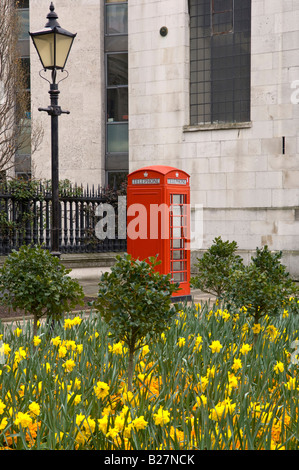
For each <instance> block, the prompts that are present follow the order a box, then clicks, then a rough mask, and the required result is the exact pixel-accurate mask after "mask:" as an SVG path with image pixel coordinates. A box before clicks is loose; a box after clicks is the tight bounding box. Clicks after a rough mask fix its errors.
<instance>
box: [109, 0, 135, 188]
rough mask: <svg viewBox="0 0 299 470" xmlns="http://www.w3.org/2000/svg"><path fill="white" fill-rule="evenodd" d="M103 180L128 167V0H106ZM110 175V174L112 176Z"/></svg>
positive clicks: (124, 170) (123, 171)
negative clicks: (104, 160)
mask: <svg viewBox="0 0 299 470" xmlns="http://www.w3.org/2000/svg"><path fill="white" fill-rule="evenodd" d="M105 56H106V61H105V64H106V182H107V183H109V184H111V178H112V175H114V176H115V175H117V181H118V180H119V174H120V175H121V176H122V177H124V176H125V174H126V172H127V171H128V166H129V165H128V163H129V162H128V160H129V156H128V155H129V129H128V119H129V110H128V2H124V1H117V0H106V3H105ZM114 176H113V177H114Z"/></svg>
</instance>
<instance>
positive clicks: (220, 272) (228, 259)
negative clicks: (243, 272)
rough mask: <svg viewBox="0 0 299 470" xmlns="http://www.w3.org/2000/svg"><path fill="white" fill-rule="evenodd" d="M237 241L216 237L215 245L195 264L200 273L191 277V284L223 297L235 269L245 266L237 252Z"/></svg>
mask: <svg viewBox="0 0 299 470" xmlns="http://www.w3.org/2000/svg"><path fill="white" fill-rule="evenodd" d="M237 248H238V247H237V243H236V242H235V241H232V242H229V241H225V242H224V241H222V239H221V237H216V238H215V240H214V241H213V245H212V246H211V247H210V248H209V249H208V250H207V251H206V252H205V253H204V255H203V257H202V258H201V259H199V258H198V263H197V264H195V267H196V268H197V271H198V273H197V274H196V276H194V277H192V278H191V286H192V287H193V288H195V289H200V290H201V291H203V292H206V293H208V294H211V295H215V296H216V297H217V298H221V297H222V296H223V294H224V292H226V291H227V290H228V289H229V283H230V277H231V274H232V272H233V271H234V270H240V269H242V268H243V262H242V259H241V257H240V256H239V255H237V254H236V250H237Z"/></svg>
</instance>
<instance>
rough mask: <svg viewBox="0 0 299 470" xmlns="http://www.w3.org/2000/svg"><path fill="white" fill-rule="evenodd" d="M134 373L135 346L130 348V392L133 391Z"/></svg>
mask: <svg viewBox="0 0 299 470" xmlns="http://www.w3.org/2000/svg"><path fill="white" fill-rule="evenodd" d="M133 373H134V346H130V347H129V361H128V392H132V390H133Z"/></svg>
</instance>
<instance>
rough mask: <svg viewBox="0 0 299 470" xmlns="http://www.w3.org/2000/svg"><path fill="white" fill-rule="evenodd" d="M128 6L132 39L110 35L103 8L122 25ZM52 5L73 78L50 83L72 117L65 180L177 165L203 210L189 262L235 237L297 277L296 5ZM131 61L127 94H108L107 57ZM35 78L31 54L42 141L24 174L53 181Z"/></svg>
mask: <svg viewBox="0 0 299 470" xmlns="http://www.w3.org/2000/svg"><path fill="white" fill-rule="evenodd" d="M54 3H55V2H54ZM123 4H127V15H128V16H127V30H124V31H121V33H120V32H119V31H118V33H117V34H114V33H113V30H112V34H109V31H108V33H107V8H109V7H110V9H111V10H110V13H109V15H113V11H114V12H115V14H119V9H120V5H123ZM108 5H109V7H108ZM48 7H49V0H31V1H30V29H31V31H33V30H36V29H40V27H41V26H44V21H45V16H46V14H47V11H48ZM55 7H56V11H57V13H58V16H59V20H58V21H59V22H60V24H61V26H63V27H64V28H66V29H68V30H70V31H72V32H77V37H76V40H75V42H74V45H73V48H72V51H71V54H70V57H69V61H68V64H67V69H68V72H69V77H68V79H67V80H64V81H63V82H61V84H60V85H59V86H60V90H61V96H60V104H61V106H62V108H63V109H68V110H70V112H71V114H70V115H69V116H65V115H63V116H62V117H61V118H60V129H59V130H60V177H61V178H68V179H70V180H72V181H74V182H76V183H79V184H80V183H83V184H87V183H88V184H103V183H105V182H107V181H108V179H107V178H108V177H109V175H110V176H113V174H115V175H117V176H119V175H120V174H123V175H125V174H126V173H127V172H128V171H129V172H130V171H133V170H136V169H138V168H141V167H143V166H147V165H153V164H155V165H158V164H162V165H170V166H174V167H177V168H181V169H182V170H185V171H187V172H188V173H189V174H190V175H191V204H192V206H193V207H195V206H198V207H202V212H201V213H202V216H203V224H202V231H203V237H202V241H201V243H200V245H199V244H198V243H197V245H194V247H193V248H194V250H195V251H194V253H193V257H196V256H197V255H198V250H199V251H200V250H205V249H206V248H207V247H209V246H210V245H211V243H212V241H213V239H214V238H215V237H217V236H222V238H223V239H229V240H235V241H236V242H237V243H238V246H239V249H240V252H241V253H242V254H243V255H244V258H245V259H246V260H248V259H249V258H250V255H251V253H252V252H253V251H254V250H255V248H256V247H257V246H259V247H260V246H262V245H264V244H267V245H268V246H269V248H270V249H272V250H283V252H284V262H285V263H286V264H287V266H288V268H289V270H290V272H291V274H292V275H293V276H294V277H295V278H297V279H299V137H298V126H299V107H298V106H299V51H298V44H299V27H298V24H299V21H298V20H299V2H297V1H294V0H284V1H281V0H251V1H249V0H248V1H247V0H242V1H241V0H234V1H233V0H202V1H199V0H189V1H188V0H128V2H119V1H108V2H105V1H104V0H60V1H59V2H57V5H55ZM113 8H115V9H114V10H113ZM238 8H240V10H238ZM109 18H110V17H109ZM110 32H111V31H110ZM109 35H110V36H113V37H112V39H111V37H110V38H109V37H108V36H109ZM118 36H122V41H121V40H120V38H119V37H118ZM126 38H127V39H126ZM117 41H118V42H117ZM120 45H121V46H120ZM107 47H108V49H107ZM113 47H115V48H116V50H113ZM109 48H110V49H109ZM117 48H118V49H117ZM119 48H122V49H121V50H120V49H119ZM126 48H127V49H126ZM126 53H127V61H128V69H127V74H128V83H127V84H126V83H122V82H120V84H117V83H116V82H113V83H112V82H111V83H109V70H108V71H107V67H108V65H107V64H108V56H109V54H114V55H115V54H126ZM118 58H120V56H118ZM39 69H40V64H39V63H38V58H37V57H36V53H35V52H34V51H33V50H32V51H31V93H32V119H33V120H34V119H39V120H42V122H43V126H44V130H45V137H44V140H43V144H42V147H41V148H40V150H39V151H38V152H37V153H36V154H35V155H34V157H33V159H32V160H33V164H32V171H33V174H34V175H35V176H37V177H46V178H49V177H50V176H49V175H50V151H49V148H50V134H49V132H50V123H49V118H48V116H45V115H42V114H41V113H39V112H38V111H37V108H38V107H39V106H44V105H47V100H48V96H47V90H48V84H47V83H46V82H44V81H43V80H41V79H40V77H39V74H38V71H39ZM124 82H125V80H124ZM115 83H116V84H115ZM126 87H127V88H126ZM114 88H115V89H114ZM120 88H122V90H120ZM108 89H109V90H110V91H109V92H108V91H107V90H108ZM112 89H113V90H112ZM116 89H117V90H116ZM111 90H112V91H111ZM126 90H127V94H128V103H127V106H128V112H127V115H126V112H125V111H124V109H123V110H122V111H123V112H122V117H121V118H118V119H119V121H117V122H115V120H114V122H112V121H113V118H109V117H108V115H107V96H108V97H111V96H112V97H113V96H114V97H115V96H116V95H117V96H120V93H123V95H124V94H125V93H126ZM115 99H116V98H115ZM125 106H126V103H125V104H124V107H125ZM124 116H127V117H124ZM109 119H110V121H109ZM111 119H112V121H111ZM110 124H111V129H112V125H115V124H122V125H123V127H122V128H121V127H120V126H119V127H116V126H115V127H114V128H113V130H114V131H115V132H114V133H113V134H111V135H113V136H114V137H113V138H116V139H117V135H118V134H117V133H118V132H122V131H123V130H125V126H126V125H127V126H128V142H127V148H125V147H122V149H121V150H120V151H119V152H118V151H117V150H118V149H117V148H116V147H113V149H114V150H115V148H116V151H112V152H107V133H108V132H110V128H109V125H110ZM120 129H122V130H120ZM121 135H122V136H123V135H124V134H121ZM115 136H116V137H115Z"/></svg>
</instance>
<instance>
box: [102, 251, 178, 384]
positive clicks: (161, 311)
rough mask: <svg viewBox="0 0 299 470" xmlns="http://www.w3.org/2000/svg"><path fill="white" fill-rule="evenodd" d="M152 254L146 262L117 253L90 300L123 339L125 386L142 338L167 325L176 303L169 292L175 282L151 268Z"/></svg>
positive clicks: (130, 381)
mask: <svg viewBox="0 0 299 470" xmlns="http://www.w3.org/2000/svg"><path fill="white" fill-rule="evenodd" d="M157 265H158V262H157V260H156V258H149V262H147V261H145V260H144V261H140V260H134V259H132V257H131V256H130V255H128V254H125V255H124V256H117V261H116V263H115V264H114V266H113V267H112V268H111V272H110V273H104V274H103V275H102V277H101V281H100V283H99V293H98V299H97V301H96V302H95V303H94V306H95V308H96V309H97V310H98V311H99V313H100V314H101V316H102V318H103V319H104V320H105V321H106V323H107V324H108V325H109V328H110V329H111V333H112V337H113V338H115V339H116V340H117V341H123V342H124V343H125V344H126V345H127V346H128V350H129V366H128V389H129V390H130V389H131V386H132V385H131V384H132V373H133V360H134V353H135V351H137V350H138V349H140V348H141V347H142V346H143V344H144V343H143V340H144V338H145V337H146V336H147V335H148V337H149V338H152V337H155V336H157V335H159V334H161V332H162V331H164V330H165V328H167V326H168V325H169V322H170V320H171V318H172V317H173V315H174V314H175V313H177V311H178V306H177V305H172V301H171V297H172V294H173V293H174V292H175V291H176V290H177V289H178V287H179V284H174V283H172V282H171V281H170V275H164V274H160V273H159V272H158V271H157V270H156V269H155V268H156V266H157Z"/></svg>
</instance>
